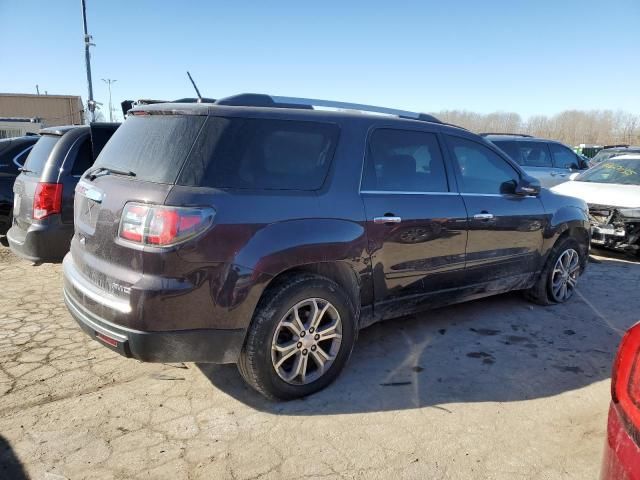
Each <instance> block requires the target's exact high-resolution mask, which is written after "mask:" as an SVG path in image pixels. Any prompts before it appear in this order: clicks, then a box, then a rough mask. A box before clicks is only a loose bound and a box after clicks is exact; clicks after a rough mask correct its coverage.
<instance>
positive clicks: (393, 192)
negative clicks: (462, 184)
mask: <svg viewBox="0 0 640 480" xmlns="http://www.w3.org/2000/svg"><path fill="white" fill-rule="evenodd" d="M360 193H364V194H368V195H384V194H391V195H460V194H459V193H458V192H407V191H403V190H360Z"/></svg>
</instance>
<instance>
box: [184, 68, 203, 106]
mask: <svg viewBox="0 0 640 480" xmlns="http://www.w3.org/2000/svg"><path fill="white" fill-rule="evenodd" d="M187 75H188V76H189V80H191V85H193V88H194V89H195V91H196V93H197V94H198V103H202V95H200V90H198V87H196V82H194V81H193V78H192V77H191V74H190V73H189V70H187Z"/></svg>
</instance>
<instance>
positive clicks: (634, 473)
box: [600, 404, 640, 480]
mask: <svg viewBox="0 0 640 480" xmlns="http://www.w3.org/2000/svg"><path fill="white" fill-rule="evenodd" d="M600 478H601V480H622V479H624V480H639V479H640V447H639V446H638V445H637V444H636V443H635V441H634V440H633V438H632V437H631V435H629V432H628V431H627V429H626V428H625V425H624V419H623V418H622V417H621V416H620V413H618V409H617V407H616V406H615V405H614V404H611V406H610V407H609V420H608V424H607V442H606V444H605V447H604V457H603V460H602V472H601V475H600Z"/></svg>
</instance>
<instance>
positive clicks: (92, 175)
mask: <svg viewBox="0 0 640 480" xmlns="http://www.w3.org/2000/svg"><path fill="white" fill-rule="evenodd" d="M109 174H114V175H122V176H125V177H135V176H136V172H132V171H131V170H118V169H117V168H111V167H98V168H96V169H95V170H92V171H91V172H89V174H88V175H87V177H89V180H95V179H96V178H97V177H98V176H102V175H109Z"/></svg>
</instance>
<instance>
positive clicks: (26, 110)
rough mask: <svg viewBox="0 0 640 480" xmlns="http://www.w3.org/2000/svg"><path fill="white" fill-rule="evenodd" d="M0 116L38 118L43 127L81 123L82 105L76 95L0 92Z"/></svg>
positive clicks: (82, 117) (82, 119)
mask: <svg viewBox="0 0 640 480" xmlns="http://www.w3.org/2000/svg"><path fill="white" fill-rule="evenodd" d="M0 117H11V118H25V119H38V120H39V121H40V122H41V123H42V126H43V127H52V126H57V125H82V124H83V123H84V106H83V105H82V99H81V98H80V97H79V96H77V95H30V94H26V93H0Z"/></svg>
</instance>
